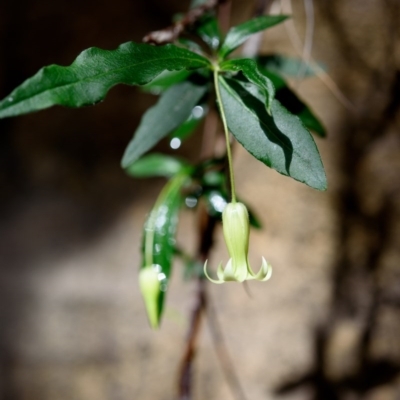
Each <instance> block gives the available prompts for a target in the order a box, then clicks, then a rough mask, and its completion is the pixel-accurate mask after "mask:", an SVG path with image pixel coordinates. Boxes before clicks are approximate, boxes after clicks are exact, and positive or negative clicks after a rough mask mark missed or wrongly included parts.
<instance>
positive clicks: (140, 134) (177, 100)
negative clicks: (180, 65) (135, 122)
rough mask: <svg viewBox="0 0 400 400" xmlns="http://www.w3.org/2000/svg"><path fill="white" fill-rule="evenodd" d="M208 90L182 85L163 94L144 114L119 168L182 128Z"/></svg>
mask: <svg viewBox="0 0 400 400" xmlns="http://www.w3.org/2000/svg"><path fill="white" fill-rule="evenodd" d="M206 90H207V87H206V86H204V85H199V84H197V83H195V82H192V81H184V82H181V83H178V84H177V85H175V86H172V87H171V88H169V89H168V90H167V91H166V92H164V93H163V94H162V95H161V97H160V99H159V101H158V102H157V103H156V105H155V106H153V107H152V108H150V109H149V110H147V111H146V113H145V114H144V115H143V117H142V120H141V122H140V125H139V127H138V128H137V130H136V132H135V134H134V137H133V139H132V140H131V142H130V143H129V145H128V147H127V148H126V150H125V154H124V156H123V158H122V162H121V165H122V167H123V168H127V167H129V166H130V165H131V164H132V163H134V162H135V161H136V160H137V159H138V158H139V157H140V156H142V155H143V154H144V153H145V152H146V151H148V150H150V149H151V148H152V147H153V146H154V145H156V144H157V143H158V142H159V141H160V140H161V139H162V138H164V137H165V136H167V135H168V134H169V133H170V132H171V131H173V130H174V129H176V128H177V127H178V126H179V125H180V124H182V123H183V122H184V121H185V120H186V119H187V118H188V117H189V116H190V114H191V112H192V110H193V108H194V107H195V106H196V104H197V103H198V102H199V100H200V99H201V97H202V96H203V95H204V93H205V92H206Z"/></svg>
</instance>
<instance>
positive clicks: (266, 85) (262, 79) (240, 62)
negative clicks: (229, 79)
mask: <svg viewBox="0 0 400 400" xmlns="http://www.w3.org/2000/svg"><path fill="white" fill-rule="evenodd" d="M220 68H221V70H222V71H236V72H237V71H242V72H243V74H244V76H245V77H246V78H247V79H248V80H249V81H250V82H252V83H254V84H255V85H257V86H259V87H260V88H261V90H262V91H263V92H264V95H265V98H266V99H267V102H266V107H267V110H268V111H269V110H270V108H271V104H272V100H273V98H274V96H275V87H274V84H273V83H272V81H271V79H269V78H268V76H265V75H264V74H262V73H261V72H260V71H259V69H258V67H257V63H256V62H255V61H254V60H251V59H249V58H240V59H235V60H227V61H224V62H223V63H221V65H220Z"/></svg>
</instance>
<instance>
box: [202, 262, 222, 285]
mask: <svg viewBox="0 0 400 400" xmlns="http://www.w3.org/2000/svg"><path fill="white" fill-rule="evenodd" d="M207 262H208V260H206V262H205V263H204V268H203V270H204V275H205V276H206V278H207V279H208V280H209V281H210V282H212V283H216V284H220V283H224V280H223V279H222V278H221V277H220V274H221V273H222V275H223V269H222V264H219V266H218V269H217V275H218V280H216V279H213V278H210V276H209V275H208V272H207Z"/></svg>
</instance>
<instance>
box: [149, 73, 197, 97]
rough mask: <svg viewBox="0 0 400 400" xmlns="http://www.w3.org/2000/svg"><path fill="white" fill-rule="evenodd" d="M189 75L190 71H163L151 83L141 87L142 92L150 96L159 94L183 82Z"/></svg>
mask: <svg viewBox="0 0 400 400" xmlns="http://www.w3.org/2000/svg"><path fill="white" fill-rule="evenodd" d="M190 74H192V71H188V70H185V69H183V70H180V71H163V72H161V74H160V75H158V76H157V77H156V78H154V79H153V80H152V81H151V82H149V83H146V85H143V86H142V90H144V91H145V92H150V93H152V94H160V93H162V92H164V91H165V90H167V89H169V88H170V87H171V86H173V85H175V84H177V83H179V82H182V81H184V80H185V79H187V78H188V77H189V76H190Z"/></svg>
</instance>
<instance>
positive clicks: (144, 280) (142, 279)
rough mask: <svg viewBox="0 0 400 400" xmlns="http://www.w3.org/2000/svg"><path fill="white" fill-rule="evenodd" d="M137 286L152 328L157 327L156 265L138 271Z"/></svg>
mask: <svg viewBox="0 0 400 400" xmlns="http://www.w3.org/2000/svg"><path fill="white" fill-rule="evenodd" d="M139 287H140V291H141V292H142V296H143V299H144V304H145V306H146V310H147V316H148V318H149V322H150V325H151V327H152V328H158V323H159V312H158V307H159V306H158V301H159V297H160V294H161V282H160V279H159V270H158V269H157V266H156V265H149V266H146V267H144V268H142V269H141V270H140V272H139Z"/></svg>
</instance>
